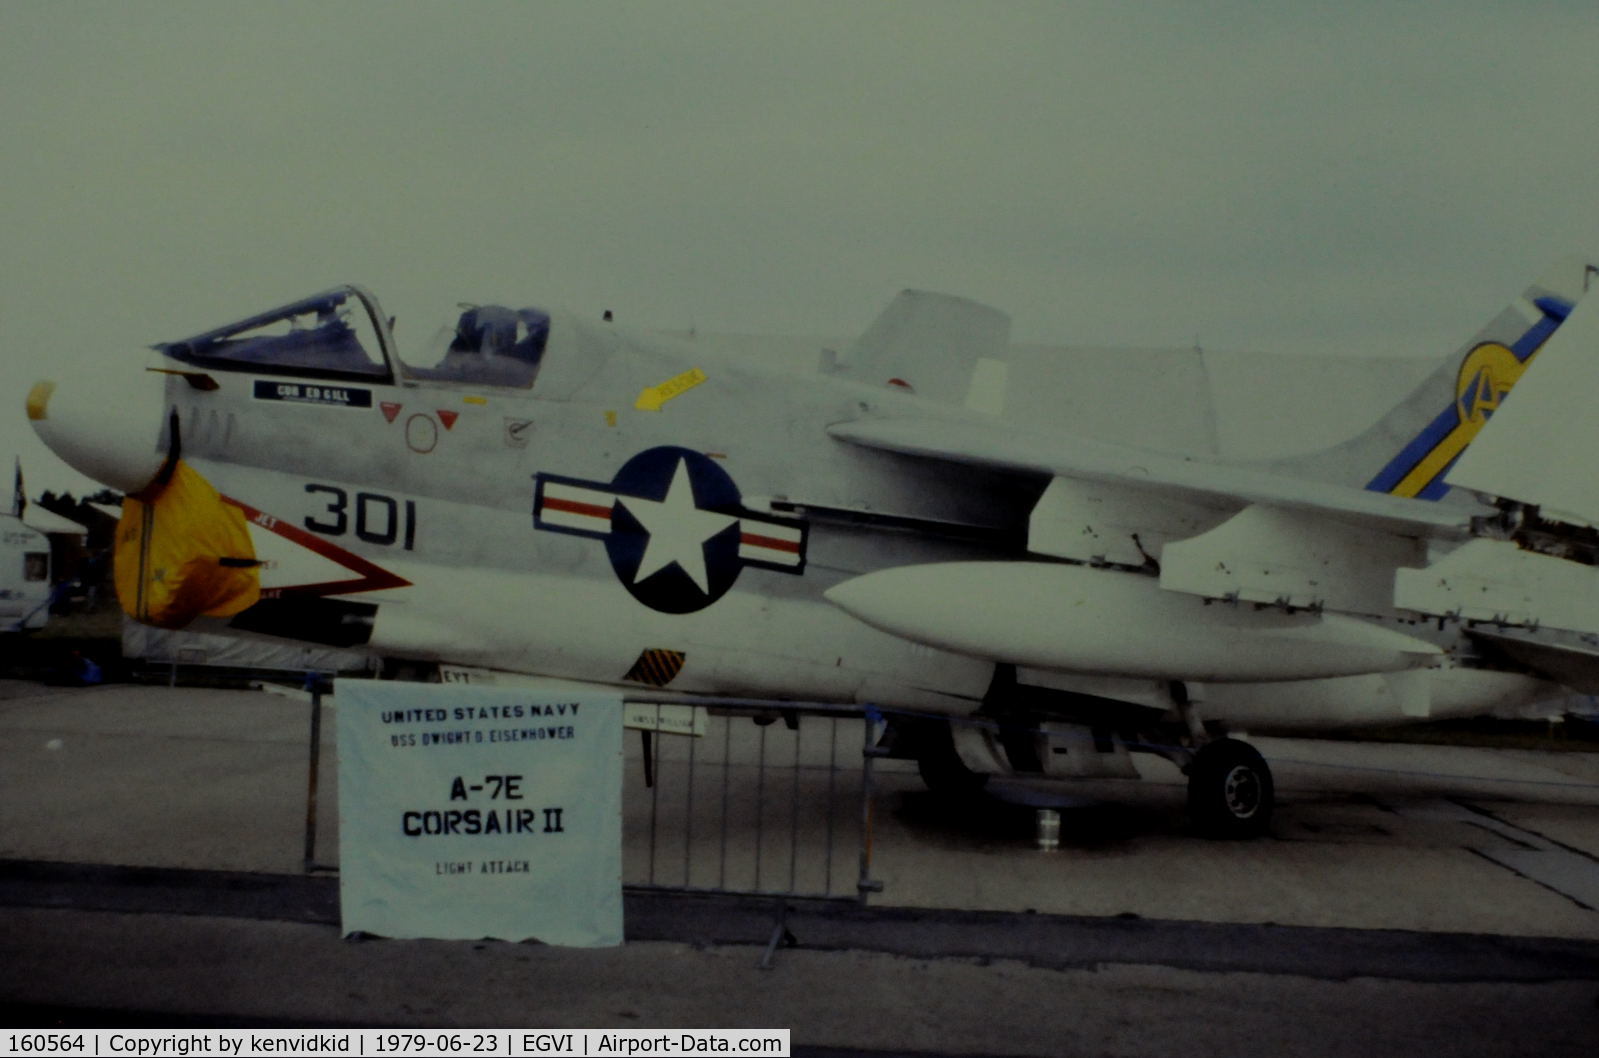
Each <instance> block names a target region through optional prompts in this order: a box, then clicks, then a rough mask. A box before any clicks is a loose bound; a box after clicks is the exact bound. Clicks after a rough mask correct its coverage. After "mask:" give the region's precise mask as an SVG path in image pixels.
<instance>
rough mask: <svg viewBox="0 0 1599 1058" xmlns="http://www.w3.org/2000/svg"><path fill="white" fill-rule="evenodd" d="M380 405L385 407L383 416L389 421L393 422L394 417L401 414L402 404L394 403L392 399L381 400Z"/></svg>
mask: <svg viewBox="0 0 1599 1058" xmlns="http://www.w3.org/2000/svg"><path fill="white" fill-rule="evenodd" d="M378 407H380V408H382V409H383V418H385V419H387V420H388V421H389V422H393V421H394V417H395V416H396V415H399V414H400V405H398V404H396V403H394V402H393V401H392V400H385V401H379V402H378Z"/></svg>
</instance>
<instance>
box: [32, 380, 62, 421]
mask: <svg viewBox="0 0 1599 1058" xmlns="http://www.w3.org/2000/svg"><path fill="white" fill-rule="evenodd" d="M55 391H56V384H55V383H54V382H35V383H34V384H33V388H32V389H30V390H28V418H29V419H31V420H32V421H33V422H40V421H42V420H43V419H45V418H46V415H45V409H46V408H47V407H48V406H49V404H50V394H52V393H54V392H55Z"/></svg>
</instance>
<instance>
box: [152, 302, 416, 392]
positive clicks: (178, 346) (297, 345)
mask: <svg viewBox="0 0 1599 1058" xmlns="http://www.w3.org/2000/svg"><path fill="white" fill-rule="evenodd" d="M156 348H158V349H160V350H161V351H163V352H165V353H166V354H167V355H168V356H172V357H175V358H176V359H179V360H182V361H184V362H186V363H190V364H194V365H196V366H199V367H205V368H213V369H220V370H224V371H252V372H255V373H258V374H268V375H296V376H303V377H310V378H361V379H370V378H387V377H388V376H389V368H388V364H387V363H386V362H385V361H384V359H383V354H382V347H381V343H380V342H379V340H378V338H377V334H376V332H375V330H374V329H373V326H372V321H371V319H370V317H369V315H368V312H367V310H366V307H365V306H364V305H362V304H361V301H360V299H359V298H358V297H357V296H356V294H355V293H354V291H352V290H336V291H330V292H329V293H326V294H319V295H317V296H315V297H311V298H306V299H305V300H303V301H297V302H295V303H293V304H291V305H285V306H284V307H282V308H280V309H274V310H272V311H270V312H265V313H262V314H261V315H259V316H252V317H250V318H249V319H245V320H240V321H239V322H238V323H233V324H229V325H228V326H226V327H219V328H217V329H216V330H212V331H207V332H205V333H204V334H198V335H195V336H194V337H193V338H185V339H183V340H182V341H177V342H167V343H164V344H162V345H158V346H157V347H156Z"/></svg>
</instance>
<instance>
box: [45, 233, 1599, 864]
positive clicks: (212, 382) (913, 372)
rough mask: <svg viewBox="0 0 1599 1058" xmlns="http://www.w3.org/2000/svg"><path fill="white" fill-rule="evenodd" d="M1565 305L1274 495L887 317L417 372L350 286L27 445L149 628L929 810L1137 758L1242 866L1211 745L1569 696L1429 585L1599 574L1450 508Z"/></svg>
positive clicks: (596, 327)
mask: <svg viewBox="0 0 1599 1058" xmlns="http://www.w3.org/2000/svg"><path fill="white" fill-rule="evenodd" d="M1591 275H1592V269H1590V268H1588V267H1587V266H1585V265H1581V264H1572V265H1569V266H1566V267H1562V268H1558V269H1556V270H1555V271H1554V272H1552V273H1551V275H1550V276H1549V277H1548V278H1546V279H1544V280H1541V281H1540V282H1539V283H1537V284H1535V285H1534V286H1533V287H1532V288H1531V289H1529V290H1528V291H1527V292H1526V294H1525V295H1524V296H1523V297H1521V298H1519V299H1517V300H1516V301H1515V302H1514V303H1513V304H1512V305H1511V306H1510V307H1509V308H1508V309H1506V310H1505V311H1504V312H1503V313H1501V314H1500V315H1498V316H1496V317H1495V318H1494V319H1493V320H1492V321H1491V322H1490V323H1489V324H1488V325H1487V326H1486V327H1485V328H1484V329H1483V330H1482V331H1481V332H1480V333H1479V334H1478V335H1477V336H1476V337H1475V338H1474V339H1472V340H1471V341H1470V342H1468V343H1467V344H1466V345H1465V347H1464V348H1463V349H1462V350H1461V351H1460V352H1459V353H1457V354H1455V355H1453V356H1451V357H1450V358H1449V359H1447V360H1445V361H1444V362H1443V363H1442V364H1441V365H1440V366H1439V368H1438V369H1437V371H1436V372H1435V373H1434V374H1433V375H1432V376H1431V377H1430V378H1428V379H1427V380H1426V381H1425V382H1424V383H1423V384H1422V385H1421V386H1420V387H1419V388H1418V389H1417V390H1416V392H1415V393H1413V394H1411V395H1410V396H1408V397H1407V398H1405V399H1404V400H1402V401H1401V402H1400V403H1398V404H1397V405H1396V406H1395V407H1394V408H1393V409H1392V410H1391V411H1390V412H1389V413H1388V414H1387V415H1386V416H1385V417H1384V418H1382V419H1381V420H1380V421H1379V422H1378V423H1377V424H1376V425H1375V426H1373V427H1372V428H1371V429H1370V430H1368V431H1367V432H1366V433H1364V434H1362V435H1361V436H1359V437H1357V438H1355V439H1353V440H1351V441H1349V442H1347V443H1345V444H1342V445H1339V446H1337V447H1335V448H1332V449H1330V450H1328V451H1325V452H1321V453H1318V454H1314V455H1309V456H1304V457H1298V458H1294V459H1289V460H1280V461H1275V462H1259V463H1248V464H1240V463H1231V464H1228V463H1222V462H1219V461H1216V460H1213V459H1206V458H1198V457H1196V458H1185V457H1181V456H1177V455H1166V454H1160V453H1156V452H1152V451H1147V450H1141V449H1135V448H1130V447H1124V446H1119V445H1113V444H1108V443H1105V442H1102V441H1096V440H1092V439H1087V438H1082V437H1074V436H1072V434H1071V433H1070V432H1069V431H1068V430H1067V429H1066V427H1068V426H1069V424H1061V427H1062V428H1060V429H1047V428H1041V427H1036V426H1027V427H1024V426H1021V425H1018V424H1015V423H1012V422H1009V421H1007V419H1006V418H1005V416H1004V414H1003V406H1004V380H1005V368H1004V361H1005V357H1006V354H1007V350H1008V347H1009V323H1008V319H1007V318H1006V317H1005V316H1004V315H1003V314H1001V313H999V312H997V311H996V310H993V309H989V308H986V307H983V306H980V305H977V304H974V303H972V302H968V301H964V300H961V299H958V298H951V297H946V296H941V295H933V294H925V293H916V292H909V291H908V292H906V293H905V294H902V295H901V296H900V297H899V298H898V299H896V300H895V301H894V302H893V303H892V304H891V305H890V306H889V308H888V309H887V310H886V311H885V312H884V314H883V315H882V316H881V317H880V318H879V319H878V320H877V321H876V322H875V323H874V324H873V325H872V327H871V328H870V329H869V330H868V331H867V332H866V334H865V335H864V336H863V337H862V338H861V339H860V340H859V341H858V342H857V343H856V344H855V346H854V347H853V348H851V349H850V350H848V351H847V352H846V354H845V355H844V356H842V357H831V356H824V358H823V363H822V365H821V370H820V371H819V372H818V373H817V374H816V375H815V376H814V377H810V378H805V377H801V376H798V375H794V374H789V373H784V372H780V371H772V370H765V369H762V368H760V367H757V366H752V365H749V364H745V363H739V362H730V361H727V360H722V359H717V358H716V357H714V356H712V355H709V354H708V353H707V352H706V351H705V350H703V349H700V348H697V347H695V346H694V345H693V344H691V343H679V342H674V341H671V340H668V339H665V338H661V337H654V336H646V335H644V334H639V333H634V332H630V331H628V330H625V329H623V328H622V327H620V326H616V325H613V324H611V323H609V322H604V321H601V320H599V319H591V318H586V317H583V316H578V315H569V314H562V313H556V312H548V311H544V310H541V309H533V308H516V309H512V308H503V307H499V306H490V305H483V306H476V307H471V308H467V309H465V310H464V311H463V312H462V313H461V315H460V317H459V319H458V320H456V321H454V326H453V327H450V326H446V327H445V328H444V329H443V330H442V331H441V332H440V337H439V339H438V340H437V341H436V343H435V345H434V346H433V347H432V349H431V350H430V351H426V352H424V354H422V355H420V356H417V357H414V358H413V360H412V361H402V360H401V359H400V357H399V356H398V355H397V354H396V351H395V346H394V341H393V338H392V335H391V333H390V320H389V319H388V317H386V316H385V315H384V313H383V311H382V310H381V309H380V308H379V306H378V303H377V301H376V300H375V299H374V298H373V297H372V295H371V294H369V293H368V292H366V291H364V290H362V289H361V288H359V287H353V286H352V287H341V288H338V289H335V290H330V291H327V292H325V293H322V294H317V295H315V296H313V297H309V298H306V299H304V300H302V301H298V302H295V303H293V304H290V305H286V306H283V307H282V308H279V309H275V310H272V311H269V312H264V313H261V314H259V315H256V316H252V317H250V318H248V319H244V320H241V321H239V322H237V323H234V324H230V325H228V326H224V327H218V328H216V329H213V330H209V331H205V332H203V333H200V334H196V335H194V336H192V337H188V338H183V339H181V340H177V341H169V342H163V343H161V344H159V345H156V346H154V347H153V350H154V351H153V353H152V354H151V356H150V358H149V361H148V362H147V363H142V362H139V361H138V359H137V358H134V357H129V358H126V359H124V360H121V361H117V362H112V363H108V364H107V365H106V369H105V371H104V372H103V373H102V374H99V375H97V376H95V377H73V378H58V379H55V380H53V381H46V382H41V383H39V384H38V385H37V386H36V387H35V388H34V389H33V391H32V392H31V393H30V394H29V396H28V400H27V411H28V415H29V417H30V418H31V419H32V421H33V425H34V427H35V428H36V430H37V431H38V433H39V435H40V436H41V437H42V438H43V439H44V440H45V442H46V443H47V444H49V445H50V447H51V448H53V449H54V450H55V451H56V452H57V453H58V454H59V455H61V457H62V458H63V459H65V460H66V461H67V462H68V463H69V464H71V465H72V466H74V467H76V468H77V469H78V470H80V471H82V472H83V473H86V474H88V475H90V476H91V477H93V478H95V479H96V480H98V481H101V482H104V483H105V484H107V485H109V486H112V487H114V488H117V489H121V490H123V491H125V492H126V493H127V494H128V496H129V500H128V502H127V504H126V506H125V508H124V513H123V517H122V523H121V526H120V529H119V532H118V543H117V555H116V561H117V566H116V579H117V585H118V592H119V596H120V598H121V600H122V603H123V606H124V608H125V609H126V610H127V611H128V613H129V614H131V615H132V616H134V617H135V618H137V619H139V620H142V621H146V622H149V623H152V624H155V625H159V626H163V627H168V628H177V627H184V626H192V627H195V628H199V629H205V630H210V631H215V630H218V629H226V630H228V631H230V632H232V633H235V634H240V635H250V636H269V637H287V638H290V639H296V640H302V641H308V642H312V643H320V644H331V645H337V646H341V647H349V648H358V649H364V650H368V651H371V652H373V653H375V654H376V655H379V656H381V657H383V658H385V659H393V660H394V661H395V662H396V663H397V665H399V666H401V667H403V668H405V669H407V670H409V671H412V672H415V671H417V670H418V669H419V668H425V667H426V666H429V665H434V664H439V663H450V664H457V665H463V666H472V667H478V668H484V669H492V670H500V671H508V672H515V673H526V674H534V675H539V676H546V677H552V678H559V679H562V680H576V681H585V682H591V683H596V684H605V685H607V686H612V687H623V688H632V689H633V691H634V692H636V693H637V694H638V695H639V696H641V697H642V696H648V697H649V699H650V700H660V701H665V702H670V701H672V700H673V699H674V698H680V697H685V696H689V697H693V698H695V699H697V700H703V699H706V698H712V699H717V700H725V701H726V702H727V703H728V704H729V705H730V706H731V705H736V704H737V703H740V702H743V703H750V702H760V703H774V702H776V703H783V704H785V705H794V704H803V703H833V704H837V703H847V704H855V705H862V706H864V705H868V704H869V705H872V706H875V707H876V708H878V709H880V710H882V711H883V712H884V713H885V715H887V716H888V717H889V718H890V731H889V735H890V736H891V738H892V740H893V744H894V746H895V748H896V749H897V751H899V752H903V753H910V754H913V755H915V756H916V757H917V758H918V759H919V760H920V762H921V767H922V771H923V774H924V775H925V776H926V777H927V778H928V780H929V782H931V783H934V784H947V785H952V786H961V785H966V784H976V783H977V782H979V781H980V779H981V776H983V775H985V774H992V773H1006V772H1019V773H1036V774H1041V775H1044V776H1055V777H1062V778H1069V777H1097V776H1127V777H1131V776H1134V775H1136V772H1135V770H1134V768H1133V766H1132V762H1131V760H1130V758H1129V751H1130V749H1133V748H1136V749H1139V750H1143V751H1149V752H1157V753H1160V754H1162V755H1164V756H1167V757H1170V758H1171V759H1173V760H1175V761H1176V762H1177V763H1178V764H1179V765H1180V766H1182V767H1183V768H1184V769H1185V770H1186V772H1187V773H1188V775H1189V784H1190V785H1189V795H1190V808H1191V811H1192V814H1193V816H1194V818H1195V820H1196V822H1197V823H1198V824H1199V825H1201V827H1202V828H1203V829H1205V830H1207V831H1209V832H1213V833H1218V834H1231V835H1242V834H1250V833H1257V832H1259V831H1260V830H1262V829H1263V828H1264V827H1265V826H1266V824H1267V821H1268V819H1269V816H1270V812H1271V803H1272V783H1271V775H1270V771H1269V769H1268V767H1267V765H1266V763H1265V762H1264V761H1263V760H1262V759H1261V757H1260V755H1259V754H1258V753H1257V752H1256V751H1255V750H1254V749H1253V748H1251V747H1250V746H1249V745H1248V744H1247V743H1246V742H1244V741H1242V740H1241V739H1237V738H1230V737H1227V733H1228V732H1229V731H1235V732H1236V731H1248V732H1264V731H1316V730H1324V729H1332V728H1339V727H1345V726H1350V725H1357V724H1359V725H1365V724H1373V723H1386V722H1394V723H1399V722H1404V721H1409V720H1418V719H1424V718H1439V717H1447V716H1453V715H1463V714H1475V713H1479V712H1483V711H1485V710H1488V709H1490V708H1493V707H1495V706H1499V705H1504V704H1508V703H1514V702H1522V701H1530V700H1533V699H1536V698H1538V697H1542V696H1547V695H1549V694H1551V693H1557V692H1558V688H1557V686H1556V684H1555V683H1554V682H1552V681H1555V680H1560V681H1565V682H1577V683H1580V682H1581V680H1582V679H1583V678H1585V677H1584V676H1583V675H1582V672H1583V671H1585V670H1584V667H1583V665H1581V664H1579V665H1576V666H1575V667H1573V665H1571V664H1569V662H1570V661H1571V660H1572V659H1573V658H1576V659H1577V660H1578V661H1579V662H1580V661H1582V660H1583V656H1582V653H1581V650H1580V649H1578V648H1576V647H1573V646H1572V644H1571V643H1569V642H1564V641H1562V642H1535V643H1534V646H1533V647H1531V648H1528V647H1525V646H1523V647H1520V648H1518V647H1517V646H1516V642H1518V641H1523V640H1537V638H1538V636H1539V634H1540V633H1539V629H1538V627H1537V625H1538V621H1537V620H1536V618H1534V617H1529V616H1528V615H1527V614H1522V615H1521V617H1520V618H1518V617H1517V616H1516V615H1514V614H1508V613H1498V612H1496V613H1492V614H1487V615H1484V614H1480V613H1475V611H1472V610H1470V604H1467V603H1462V602H1461V601H1460V600H1459V599H1457V598H1455V597H1454V596H1453V595H1451V591H1452V589H1453V588H1454V587H1458V586H1459V585H1460V584H1461V583H1464V582H1465V580H1469V578H1470V576H1471V575H1472V570H1471V568H1470V566H1471V561H1474V560H1468V561H1466V562H1465V567H1466V568H1461V569H1455V570H1453V572H1452V576H1454V577H1455V579H1454V580H1453V581H1447V582H1446V579H1444V578H1440V577H1438V576H1434V575H1432V573H1430V572H1429V571H1430V570H1432V569H1435V568H1436V564H1437V563H1439V562H1448V561H1450V560H1451V558H1452V557H1454V556H1459V555H1461V554H1463V553H1465V552H1466V550H1467V549H1468V548H1469V547H1470V546H1471V545H1474V544H1477V543H1481V542H1484V539H1485V535H1486V538H1487V539H1490V540H1492V542H1493V543H1494V544H1496V545H1503V546H1508V547H1509V548H1510V549H1511V551H1513V552H1519V553H1522V554H1526V555H1529V556H1530V557H1535V558H1537V559H1540V560H1546V561H1549V562H1556V563H1558V564H1559V565H1560V566H1561V568H1562V569H1566V568H1569V569H1573V570H1577V569H1580V570H1582V571H1584V574H1585V575H1586V572H1587V571H1589V570H1590V569H1591V565H1590V563H1591V557H1590V554H1589V552H1591V550H1592V549H1591V548H1589V549H1588V551H1584V550H1583V548H1584V547H1585V546H1586V545H1585V544H1584V543H1583V540H1584V539H1585V538H1583V537H1582V531H1581V530H1580V529H1572V528H1571V527H1564V528H1562V527H1560V526H1550V525H1548V524H1545V523H1541V522H1539V520H1538V519H1537V518H1536V517H1533V518H1530V519H1529V518H1528V517H1527V516H1526V514H1527V512H1526V509H1525V508H1513V505H1510V504H1504V503H1501V504H1494V503H1490V502H1487V500H1486V499H1485V498H1484V497H1480V496H1477V495H1474V494H1471V493H1469V492H1466V491H1465V490H1462V489H1459V488H1456V489H1454V490H1453V491H1451V489H1450V485H1449V482H1448V481H1447V480H1446V477H1445V475H1446V473H1447V472H1448V471H1449V469H1450V467H1451V466H1452V465H1453V464H1454V463H1455V461H1456V460H1457V459H1458V458H1459V456H1460V455H1461V453H1462V452H1463V451H1464V450H1465V449H1466V446H1467V445H1468V444H1469V443H1470V442H1471V441H1472V440H1473V438H1474V437H1475V435H1476V434H1477V432H1478V431H1479V430H1481V429H1482V428H1483V426H1484V424H1485V423H1487V422H1488V420H1489V417H1490V415H1491V414H1492V413H1493V411H1494V409H1496V408H1497V407H1498V406H1499V404H1500V402H1501V401H1503V400H1505V398H1506V395H1507V393H1508V392H1509V390H1510V389H1511V387H1512V386H1513V385H1514V384H1515V383H1516V381H1517V379H1518V378H1520V376H1521V375H1522V374H1523V372H1526V371H1528V370H1529V368H1531V367H1532V366H1533V364H1534V361H1535V358H1537V357H1539V356H1540V355H1542V351H1543V350H1545V348H1546V347H1551V348H1552V347H1553V345H1556V344H1559V343H1560V342H1561V341H1562V340H1563V338H1564V335H1565V334H1566V333H1567V332H1568V331H1573V330H1584V328H1581V327H1577V325H1576V323H1574V322H1572V321H1574V320H1580V317H1582V314H1583V313H1585V312H1586V313H1589V314H1599V308H1594V307H1593V306H1591V305H1590V304H1588V303H1587V302H1582V301H1581V298H1582V295H1583V293H1584V291H1585V289H1586V288H1587V286H1588V283H1589V278H1590V276H1591ZM1592 331H1593V328H1592V327H1587V328H1586V332H1587V333H1588V334H1590V335H1591V333H1592ZM1592 344H1593V343H1592V342H1591V341H1590V342H1588V343H1587V344H1586V345H1585V347H1584V349H1583V350H1580V351H1581V352H1584V353H1587V354H1593V353H1599V350H1595V349H1593V348H1592ZM413 361H414V362H413ZM1130 411H1133V410H1130ZM1507 510H1510V511H1511V512H1512V513H1514V514H1515V515H1516V517H1514V518H1511V517H1509V516H1507ZM1567 530H1569V531H1567ZM1590 535H1591V533H1590ZM1535 552H1550V553H1553V554H1558V555H1559V556H1560V557H1558V558H1556V557H1550V555H1548V554H1534V553H1535ZM1574 560H1575V561H1574ZM1456 561H1457V564H1458V563H1460V562H1461V561H1462V560H1460V559H1458V558H1456ZM1462 578H1464V580H1463V579H1462ZM1490 579H1491V578H1490ZM1479 594H1480V593H1479ZM1479 609H1480V606H1479ZM1518 613H1519V611H1518ZM1473 616H1476V617H1479V618H1482V617H1486V618H1489V619H1491V621H1492V623H1491V624H1481V623H1478V622H1476V621H1474V620H1471V618H1472V617H1473ZM1518 621H1519V625H1518ZM1576 623H1579V622H1568V623H1567V627H1568V629H1569V628H1570V626H1571V625H1572V624H1576ZM1595 623H1596V624H1599V622H1595ZM1511 626H1517V627H1519V629H1520V632H1519V633H1518V635H1519V637H1520V638H1519V640H1517V639H1516V637H1515V636H1510V637H1507V636H1506V635H1504V634H1502V633H1504V632H1505V630H1506V629H1507V628H1508V627H1511ZM1569 638H1570V637H1569V636H1568V637H1567V639H1568V640H1569ZM1507 643H1508V644H1509V647H1510V649H1506V645H1507ZM1551 657H1555V658H1558V659H1559V660H1560V661H1561V663H1560V664H1555V663H1553V662H1551V661H1550V658H1551ZM1574 672H1575V673H1577V675H1573V673H1574ZM944 717H959V718H963V722H961V723H955V724H951V723H949V722H947V721H946V720H943V719H941V718H944ZM965 718H976V719H977V720H979V721H980V722H977V723H971V722H964V719H965Z"/></svg>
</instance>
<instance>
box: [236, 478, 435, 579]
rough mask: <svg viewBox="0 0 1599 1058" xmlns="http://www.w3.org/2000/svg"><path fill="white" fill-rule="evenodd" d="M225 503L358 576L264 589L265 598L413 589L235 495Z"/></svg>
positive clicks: (271, 531)
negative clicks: (236, 497)
mask: <svg viewBox="0 0 1599 1058" xmlns="http://www.w3.org/2000/svg"><path fill="white" fill-rule="evenodd" d="M222 502H223V503H231V504H232V505H233V506H235V507H237V508H239V510H241V511H243V512H244V517H245V520H246V521H248V522H250V523H252V524H254V525H256V526H258V527H259V528H261V529H265V530H266V531H267V532H270V533H276V534H277V535H278V536H281V537H283V538H284V539H286V540H289V541H291V542H293V543H296V544H299V545H300V546H301V547H303V548H305V549H307V550H308V551H311V552H314V553H315V554H318V555H321V556H322V557H323V558H326V559H329V560H331V561H333V562H336V563H338V564H339V565H341V566H343V567H344V568H345V569H347V570H349V571H350V572H351V573H353V574H355V576H354V577H352V578H350V579H348V580H335V581H323V582H322V583H320V584H292V585H283V586H281V587H277V588H263V589H261V598H263V599H276V598H281V597H282V596H284V595H353V594H355V593H356V592H363V591H383V590H385V589H387V588H405V587H409V586H410V584H411V582H410V581H408V580H406V579H405V578H404V577H401V576H399V575H398V574H395V573H391V572H390V571H388V570H386V569H384V568H383V567H382V566H379V565H378V564H377V563H375V562H369V561H367V560H366V559H364V558H362V557H361V556H360V555H356V554H352V553H351V552H349V551H346V550H344V548H342V547H339V546H337V545H336V544H333V543H330V542H329V541H327V540H325V539H323V538H322V537H320V536H315V535H313V534H311V533H308V532H306V531H305V530H304V529H301V528H300V527H299V526H297V525H290V524H289V523H288V522H285V521H282V520H280V519H278V518H274V517H272V516H271V515H270V514H263V513H262V512H261V511H259V510H257V509H256V508H254V507H252V506H250V505H249V504H248V503H244V502H242V501H240V500H236V499H234V498H233V497H232V496H223V497H222Z"/></svg>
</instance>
